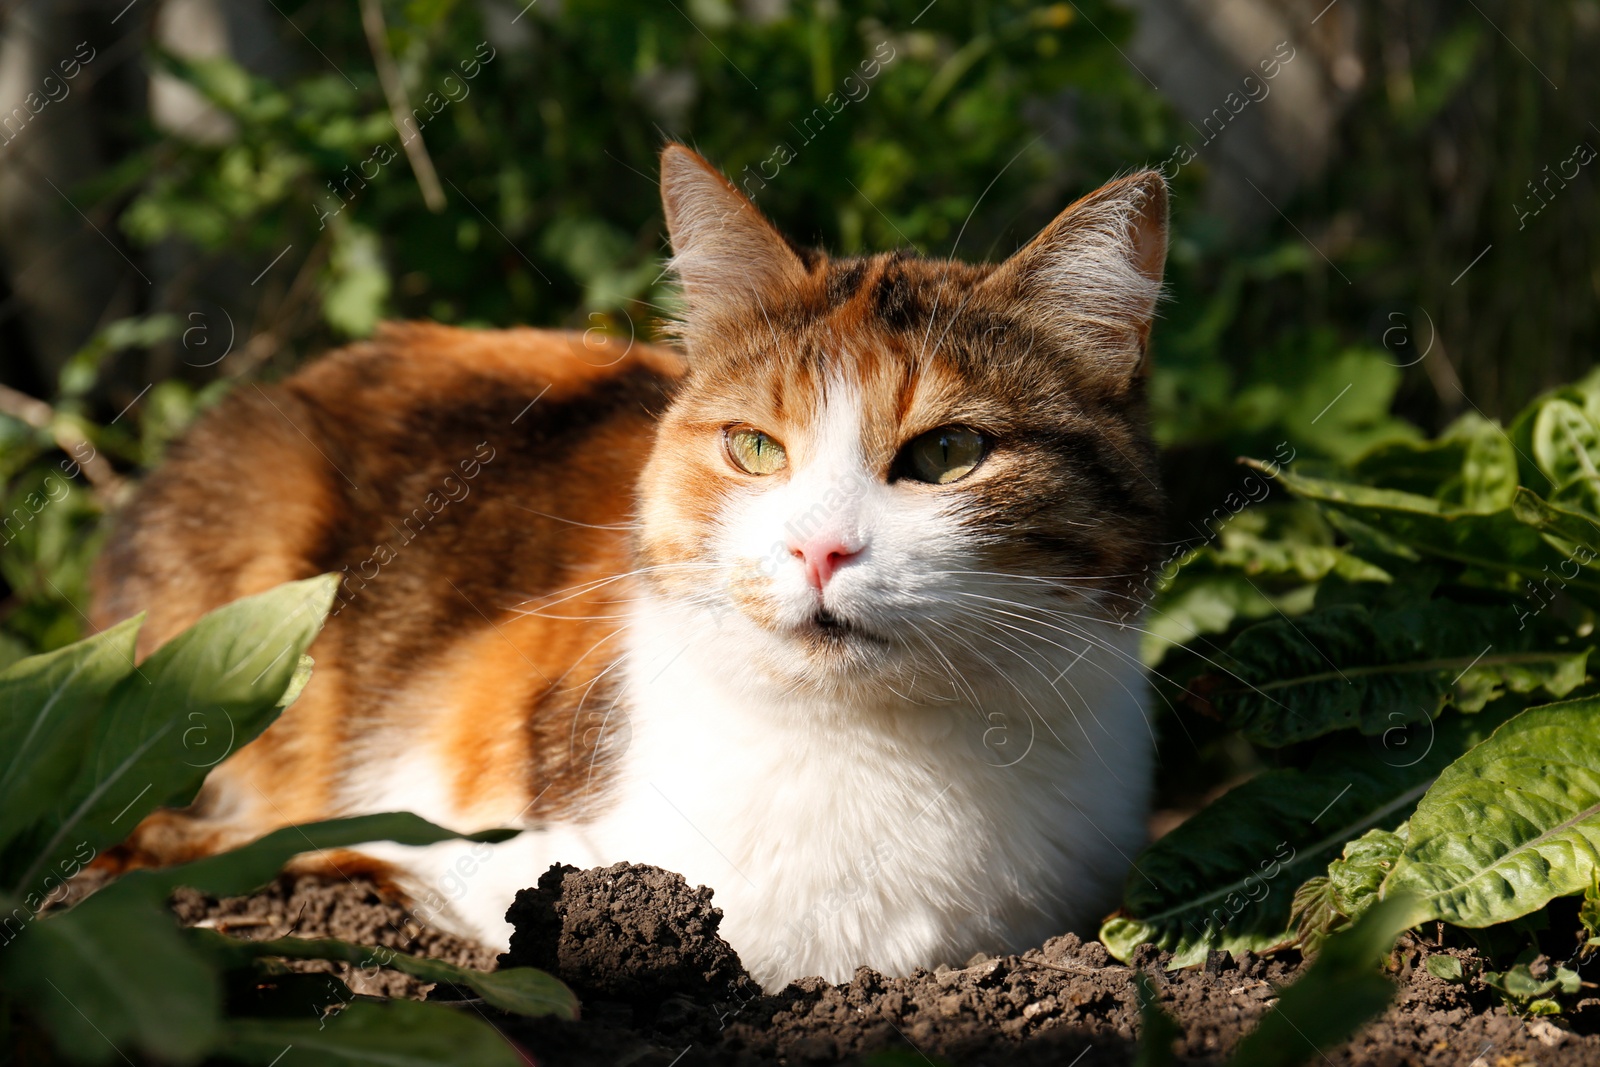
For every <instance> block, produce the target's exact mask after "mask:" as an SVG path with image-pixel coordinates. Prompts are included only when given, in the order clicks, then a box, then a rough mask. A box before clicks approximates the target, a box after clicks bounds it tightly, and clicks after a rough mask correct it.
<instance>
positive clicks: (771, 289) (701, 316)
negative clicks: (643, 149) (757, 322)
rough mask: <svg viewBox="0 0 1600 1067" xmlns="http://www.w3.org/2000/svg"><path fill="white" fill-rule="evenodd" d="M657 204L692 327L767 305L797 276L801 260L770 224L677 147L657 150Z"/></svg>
mask: <svg viewBox="0 0 1600 1067" xmlns="http://www.w3.org/2000/svg"><path fill="white" fill-rule="evenodd" d="M661 206H662V207H663V208H664V209H665V211H666V216H667V234H668V236H669V237H670V238H671V240H672V263H671V266H672V269H673V271H675V272H676V273H677V275H678V280H679V281H680V282H682V283H683V294H684V298H685V300H686V301H687V303H688V310H687V315H686V317H687V319H688V320H689V322H690V323H691V324H693V323H695V322H697V321H699V322H704V321H706V320H709V319H714V318H716V317H719V316H723V315H733V314H738V313H742V312H754V311H755V309H756V307H757V305H758V303H762V302H765V303H766V306H771V305H772V304H773V303H775V302H781V301H782V300H784V299H785V298H786V296H787V295H788V293H789V292H790V290H792V288H793V287H794V286H796V285H797V284H798V283H799V282H800V281H801V280H803V279H804V277H805V273H806V269H805V265H804V264H803V263H801V261H800V257H799V256H797V255H796V254H795V252H794V249H793V248H791V247H790V246H789V243H788V242H787V241H785V240H784V239H783V235H782V234H780V233H779V232H778V231H777V229H776V227H774V226H773V225H772V223H770V222H768V221H767V220H766V217H765V216H763V215H762V214H761V212H760V211H757V210H756V206H755V205H754V204H752V203H751V202H750V201H749V199H748V198H747V197H745V195H744V194H743V193H741V192H739V190H738V189H736V188H734V186H733V183H732V182H730V181H728V179H727V178H725V177H723V176H722V174H721V173H720V172H719V171H718V170H717V169H716V168H715V167H713V166H712V165H711V164H710V163H707V162H706V161H705V160H704V159H702V158H701V157H700V156H699V155H698V154H697V153H695V152H692V151H690V150H689V149H687V148H685V147H684V146H683V145H680V144H669V145H667V147H666V148H665V149H664V150H663V151H662V153H661Z"/></svg>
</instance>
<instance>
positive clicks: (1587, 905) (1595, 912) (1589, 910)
mask: <svg viewBox="0 0 1600 1067" xmlns="http://www.w3.org/2000/svg"><path fill="white" fill-rule="evenodd" d="M1578 921H1579V922H1580V923H1582V924H1583V931H1584V933H1586V934H1588V935H1589V940H1588V941H1586V942H1585V943H1584V955H1588V954H1589V953H1590V952H1592V951H1593V949H1592V948H1591V947H1590V945H1591V944H1592V943H1593V942H1594V941H1595V939H1596V938H1600V867H1597V868H1596V869H1595V870H1594V872H1593V873H1592V874H1590V876H1589V884H1588V885H1587V886H1584V889H1583V905H1582V906H1581V907H1579V908H1578Z"/></svg>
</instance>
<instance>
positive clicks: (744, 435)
mask: <svg viewBox="0 0 1600 1067" xmlns="http://www.w3.org/2000/svg"><path fill="white" fill-rule="evenodd" d="M722 441H723V444H724V446H725V447H726V448H727V452H728V460H729V461H730V462H731V463H732V464H733V465H734V466H735V467H738V468H739V469H740V470H742V471H744V472H745V473H746V474H776V473H778V472H779V471H781V470H783V468H785V467H787V466H788V465H789V454H788V453H787V452H785V451H784V450H783V446H782V445H780V444H779V443H778V442H777V441H775V440H773V439H772V438H771V437H768V436H767V435H766V434H764V433H762V432H761V431H760V430H753V429H751V428H750V427H748V426H740V427H736V428H734V429H729V430H724V431H722Z"/></svg>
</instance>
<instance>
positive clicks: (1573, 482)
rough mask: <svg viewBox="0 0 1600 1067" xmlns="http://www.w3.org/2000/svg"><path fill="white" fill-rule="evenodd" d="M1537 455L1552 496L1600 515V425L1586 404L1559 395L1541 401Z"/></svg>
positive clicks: (1535, 423) (1535, 428)
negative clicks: (1586, 408) (1584, 407)
mask: <svg viewBox="0 0 1600 1067" xmlns="http://www.w3.org/2000/svg"><path fill="white" fill-rule="evenodd" d="M1533 458H1534V462H1536V463H1537V464H1538V465H1539V469H1540V471H1542V472H1543V473H1544V476H1545V477H1546V478H1548V479H1550V484H1551V485H1552V486H1554V489H1553V491H1552V492H1551V494H1550V495H1551V499H1552V500H1557V501H1562V502H1566V503H1570V504H1572V505H1574V506H1576V507H1579V508H1582V509H1583V510H1585V511H1587V512H1589V513H1590V514H1594V515H1600V427H1597V426H1596V425H1595V423H1594V421H1593V420H1592V419H1590V418H1589V415H1588V413H1587V412H1585V411H1584V409H1583V408H1581V407H1579V406H1578V405H1577V404H1574V403H1573V402H1572V401H1570V400H1566V399H1562V398H1559V397H1557V398H1554V399H1551V400H1547V401H1545V402H1544V403H1543V404H1541V405H1540V406H1539V411H1538V414H1537V415H1536V416H1534V420H1533Z"/></svg>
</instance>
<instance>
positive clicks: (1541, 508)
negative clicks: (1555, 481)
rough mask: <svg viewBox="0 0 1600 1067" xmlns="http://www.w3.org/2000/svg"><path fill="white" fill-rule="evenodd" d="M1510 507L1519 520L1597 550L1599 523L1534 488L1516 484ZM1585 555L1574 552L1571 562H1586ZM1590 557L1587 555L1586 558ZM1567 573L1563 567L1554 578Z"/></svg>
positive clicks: (1591, 550) (1599, 540)
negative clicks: (1544, 495) (1546, 497)
mask: <svg viewBox="0 0 1600 1067" xmlns="http://www.w3.org/2000/svg"><path fill="white" fill-rule="evenodd" d="M1511 510H1512V513H1513V514H1515V515H1516V517H1517V520H1518V521H1519V522H1524V523H1527V524H1528V525H1529V526H1534V527H1537V528H1539V529H1541V530H1543V531H1545V532H1546V533H1548V534H1553V535H1555V536H1556V537H1560V538H1562V539H1564V540H1567V541H1571V542H1573V543H1574V544H1576V545H1579V546H1581V547H1582V548H1586V549H1588V550H1589V552H1600V522H1596V521H1595V520H1594V519H1592V518H1590V517H1589V516H1588V515H1585V514H1583V513H1581V512H1577V511H1569V510H1568V509H1566V508H1562V507H1557V506H1556V505H1555V504H1552V503H1550V502H1549V501H1547V500H1545V499H1544V498H1543V497H1541V496H1540V495H1539V494H1538V493H1535V492H1534V491H1533V490H1531V489H1527V488H1523V487H1521V486H1518V487H1517V492H1516V495H1515V496H1513V497H1512V500H1511ZM1585 555H1586V554H1585V553H1581V552H1578V553H1574V554H1573V562H1574V563H1575V564H1577V563H1584V562H1587V560H1586V559H1585V558H1584V556H1585ZM1593 558H1594V557H1593V556H1588V559H1593ZM1566 573H1567V570H1566V568H1563V569H1562V571H1561V573H1560V574H1557V575H1555V577H1557V578H1563V577H1565V575H1566Z"/></svg>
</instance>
